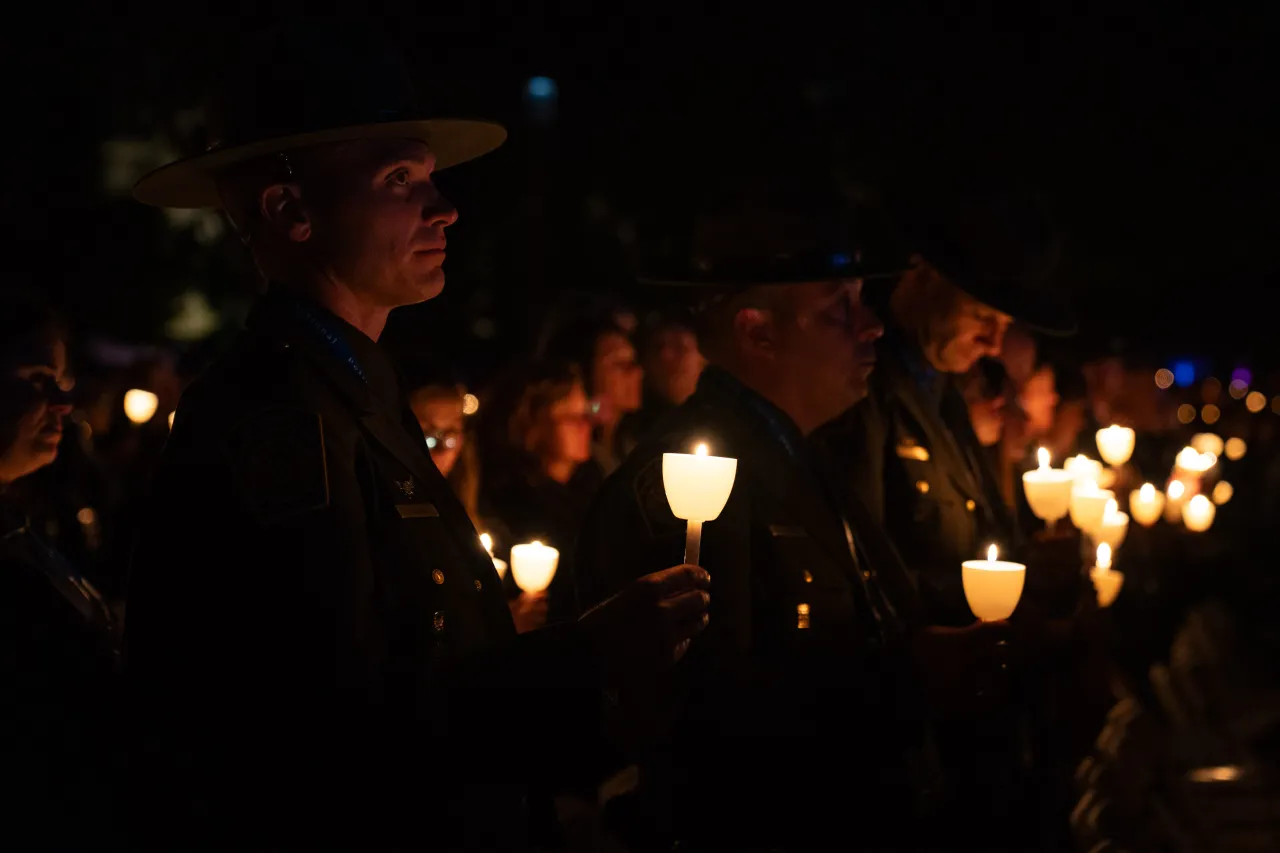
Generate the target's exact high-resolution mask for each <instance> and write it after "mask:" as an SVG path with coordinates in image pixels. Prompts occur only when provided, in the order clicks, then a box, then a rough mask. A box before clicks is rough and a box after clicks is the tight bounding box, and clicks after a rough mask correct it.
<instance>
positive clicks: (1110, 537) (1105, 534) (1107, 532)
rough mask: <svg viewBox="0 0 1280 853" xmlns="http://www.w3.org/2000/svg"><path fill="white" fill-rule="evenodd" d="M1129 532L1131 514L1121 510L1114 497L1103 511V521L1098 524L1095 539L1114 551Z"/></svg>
mask: <svg viewBox="0 0 1280 853" xmlns="http://www.w3.org/2000/svg"><path fill="white" fill-rule="evenodd" d="M1128 532H1129V515H1128V514H1127V513H1123V512H1120V505H1119V504H1117V503H1116V501H1115V499H1114V498H1112V499H1111V500H1109V501H1107V505H1106V509H1104V510H1103V511H1102V523H1101V524H1100V525H1099V526H1098V532H1097V535H1095V536H1094V539H1096V540H1097V541H1098V542H1099V543H1100V544H1104V545H1106V546H1108V548H1110V549H1111V550H1112V551H1114V550H1116V549H1117V548H1119V547H1120V545H1121V543H1123V542H1124V537H1125V534H1126V533H1128Z"/></svg>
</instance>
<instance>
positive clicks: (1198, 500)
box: [1182, 495, 1218, 533]
mask: <svg viewBox="0 0 1280 853" xmlns="http://www.w3.org/2000/svg"><path fill="white" fill-rule="evenodd" d="M1217 511H1218V508H1217V507H1216V506H1214V505H1213V501H1211V500H1209V499H1208V498H1206V497H1205V496H1204V495H1196V496H1195V497H1193V498H1192V499H1191V500H1189V501H1187V502H1186V503H1185V504H1184V505H1183V507H1182V523H1183V524H1185V525H1186V526H1187V529H1188V530H1191V531H1194V532H1196V533H1203V532H1205V531H1206V530H1208V529H1209V528H1210V527H1211V526H1212V525H1213V517H1214V515H1216V514H1217Z"/></svg>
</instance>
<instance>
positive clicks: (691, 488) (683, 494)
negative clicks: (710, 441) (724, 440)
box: [662, 444, 738, 566]
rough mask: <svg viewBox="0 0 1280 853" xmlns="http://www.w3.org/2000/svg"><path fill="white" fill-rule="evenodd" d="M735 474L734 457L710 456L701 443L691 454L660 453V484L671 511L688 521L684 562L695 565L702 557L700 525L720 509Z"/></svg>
mask: <svg viewBox="0 0 1280 853" xmlns="http://www.w3.org/2000/svg"><path fill="white" fill-rule="evenodd" d="M737 473H738V460H737V459H729V458H727V457H723V456H712V455H710V453H709V451H708V450H707V446H706V445H705V444H699V445H698V446H697V447H696V448H694V452H693V453H692V454H689V453H664V454H662V487H663V489H664V490H665V491H666V493H667V503H668V504H670V505H671V514H672V515H674V516H675V517H676V518H680V519H683V520H684V521H686V522H688V524H687V526H686V528H685V540H684V561H685V562H686V563H689V564H691V565H695V566H696V565H698V560H699V559H700V558H701V556H702V524H703V522H706V521H714V520H715V519H716V518H718V517H719V515H720V513H721V512H722V511H723V510H724V505H725V504H726V503H728V501H729V494H730V492H732V491H733V481H734V478H735V477H736V476H737Z"/></svg>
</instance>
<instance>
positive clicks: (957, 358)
mask: <svg viewBox="0 0 1280 853" xmlns="http://www.w3.org/2000/svg"><path fill="white" fill-rule="evenodd" d="M934 274H935V275H936V273H934ZM942 285H943V286H942V287H941V288H939V289H938V290H937V291H935V292H937V293H939V294H940V295H942V296H943V298H940V299H939V300H938V301H937V304H936V306H935V308H936V310H935V311H934V313H933V319H932V321H931V322H930V323H929V324H928V326H927V328H926V329H925V336H926V340H925V342H924V350H925V355H926V356H927V357H928V359H929V361H930V362H931V363H932V364H933V366H934V367H935V368H936V369H937V370H940V371H942V372H943V373H967V372H968V371H969V370H971V369H972V368H973V366H974V365H975V364H977V363H978V360H979V359H981V358H998V357H999V356H1000V351H1001V346H1002V344H1003V342H1004V333H1005V331H1006V330H1007V329H1008V328H1009V324H1010V323H1011V322H1013V318H1012V317H1010V316H1009V315H1008V314H1005V313H1004V312H1002V311H997V310H996V309H995V308H992V307H991V306H990V305H984V304H983V303H981V302H979V301H978V300H976V299H974V298H973V297H972V296H970V295H969V294H967V293H965V292H964V291H962V290H960V289H959V288H958V287H956V286H954V285H952V284H951V283H950V282H945V280H944V282H943V283H942Z"/></svg>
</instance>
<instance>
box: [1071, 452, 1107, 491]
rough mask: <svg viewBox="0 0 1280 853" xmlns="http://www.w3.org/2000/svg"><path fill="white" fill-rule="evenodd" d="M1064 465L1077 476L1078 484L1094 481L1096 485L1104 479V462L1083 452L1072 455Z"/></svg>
mask: <svg viewBox="0 0 1280 853" xmlns="http://www.w3.org/2000/svg"><path fill="white" fill-rule="evenodd" d="M1062 467H1063V468H1064V469H1066V470H1067V471H1070V472H1071V473H1072V474H1073V475H1074V476H1075V478H1076V483H1077V484H1084V483H1093V484H1094V485H1095V486H1096V485H1097V484H1098V481H1099V480H1101V479H1102V463H1101V462H1099V461H1098V460H1096V459H1090V458H1089V457H1088V456H1085V455H1084V454H1083V453H1079V454H1077V455H1075V456H1072V457H1071V458H1070V459H1068V460H1067V461H1066V464H1065V465H1063V466H1062Z"/></svg>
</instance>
